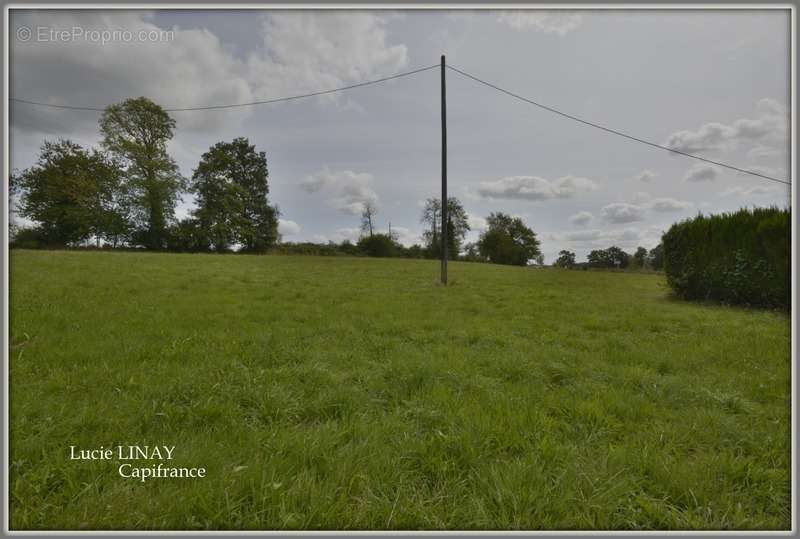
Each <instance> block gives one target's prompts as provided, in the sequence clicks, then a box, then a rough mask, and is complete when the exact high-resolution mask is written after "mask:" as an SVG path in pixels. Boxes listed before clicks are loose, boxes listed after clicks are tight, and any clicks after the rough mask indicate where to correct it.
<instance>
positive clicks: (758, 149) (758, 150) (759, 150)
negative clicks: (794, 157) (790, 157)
mask: <svg viewBox="0 0 800 539" xmlns="http://www.w3.org/2000/svg"><path fill="white" fill-rule="evenodd" d="M783 155H786V149H784V148H770V147H769V146H765V145H763V144H757V145H755V146H753V147H752V148H751V149H750V150H748V152H747V157H748V158H749V159H759V158H764V157H780V156H783Z"/></svg>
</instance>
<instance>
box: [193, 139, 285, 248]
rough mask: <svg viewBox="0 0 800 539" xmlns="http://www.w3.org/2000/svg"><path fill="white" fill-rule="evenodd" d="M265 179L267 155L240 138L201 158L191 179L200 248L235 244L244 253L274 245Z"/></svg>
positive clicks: (273, 214) (273, 211)
mask: <svg viewBox="0 0 800 539" xmlns="http://www.w3.org/2000/svg"><path fill="white" fill-rule="evenodd" d="M268 177H269V171H268V170H267V158H266V155H265V154H264V152H256V149H255V146H253V145H251V144H250V142H249V141H248V140H247V139H246V138H244V137H240V138H237V139H234V140H233V141H232V142H219V143H217V144H215V145H214V146H212V147H211V148H210V149H209V150H208V151H207V152H206V153H204V154H203V156H202V158H201V160H200V163H199V164H198V166H197V169H196V170H195V172H194V175H193V176H192V190H193V191H194V193H195V194H196V195H197V209H196V210H195V211H194V213H193V215H194V217H195V219H196V220H197V223H198V231H197V233H198V234H199V236H200V237H201V243H206V244H208V245H210V246H213V248H214V249H216V250H218V251H224V250H226V249H228V248H230V247H231V246H232V245H233V244H234V243H238V244H240V245H241V249H242V250H243V251H249V252H262V251H264V250H266V249H267V248H269V247H271V246H272V245H274V244H275V243H276V242H277V240H278V210H277V208H275V207H273V206H270V204H269V200H268V199H267V195H268V193H269V184H268Z"/></svg>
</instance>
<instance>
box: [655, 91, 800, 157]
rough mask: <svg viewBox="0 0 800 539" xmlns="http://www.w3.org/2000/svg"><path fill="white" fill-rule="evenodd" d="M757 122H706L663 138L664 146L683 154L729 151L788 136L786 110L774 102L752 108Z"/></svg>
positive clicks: (765, 100)
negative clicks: (747, 142) (738, 146)
mask: <svg viewBox="0 0 800 539" xmlns="http://www.w3.org/2000/svg"><path fill="white" fill-rule="evenodd" d="M756 111H757V112H758V117H757V118H752V119H751V118H740V119H738V120H735V121H734V122H733V123H731V124H723V123H719V122H710V123H707V124H703V125H701V126H700V127H699V128H697V129H696V130H694V131H692V130H683V131H677V132H675V133H672V134H671V135H670V136H669V137H667V141H666V142H665V143H664V145H665V146H668V147H669V148H673V149H675V150H678V151H681V152H686V153H697V152H703V151H709V150H730V149H733V148H735V147H736V145H737V144H738V143H739V142H741V141H755V140H763V139H769V140H772V141H774V142H781V141H784V140H785V139H786V136H787V135H788V126H789V123H788V122H789V116H788V109H787V108H786V107H785V106H784V105H782V104H780V103H778V102H777V101H775V100H774V99H767V98H765V99H761V100H760V101H759V102H758V103H757V104H756Z"/></svg>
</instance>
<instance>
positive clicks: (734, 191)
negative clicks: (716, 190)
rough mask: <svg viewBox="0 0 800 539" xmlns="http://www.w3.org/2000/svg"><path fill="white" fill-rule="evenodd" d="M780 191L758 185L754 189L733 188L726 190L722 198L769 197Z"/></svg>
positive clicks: (775, 187)
mask: <svg viewBox="0 0 800 539" xmlns="http://www.w3.org/2000/svg"><path fill="white" fill-rule="evenodd" d="M777 191H778V187H777V186H771V185H756V186H753V187H731V188H730V189H726V190H725V191H723V192H722V193H720V196H723V197H727V196H740V197H743V198H744V197H750V196H753V195H768V194H771V193H775V192H777Z"/></svg>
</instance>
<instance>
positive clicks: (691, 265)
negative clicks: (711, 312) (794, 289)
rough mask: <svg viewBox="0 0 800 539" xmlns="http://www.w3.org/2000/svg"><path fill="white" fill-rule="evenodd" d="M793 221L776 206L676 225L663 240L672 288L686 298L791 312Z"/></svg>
mask: <svg viewBox="0 0 800 539" xmlns="http://www.w3.org/2000/svg"><path fill="white" fill-rule="evenodd" d="M791 222H792V219H791V213H790V211H789V210H787V209H779V208H776V207H772V208H755V209H752V210H751V209H741V210H739V211H737V212H736V213H723V214H721V215H709V216H705V215H699V216H697V217H695V218H694V219H689V220H687V221H683V222H680V223H676V224H674V225H672V227H671V228H670V229H669V230H668V231H667V233H666V234H664V236H663V238H662V241H663V245H664V270H665V272H666V274H667V282H668V283H669V286H670V287H671V288H672V289H673V290H674V291H675V293H676V294H677V295H678V296H680V297H682V298H686V299H709V300H715V301H721V302H724V303H732V304H733V303H736V304H744V305H753V306H761V307H778V308H783V309H788V308H790V306H791V259H792V255H791V253H792V230H791V226H792V224H791Z"/></svg>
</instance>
